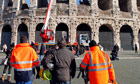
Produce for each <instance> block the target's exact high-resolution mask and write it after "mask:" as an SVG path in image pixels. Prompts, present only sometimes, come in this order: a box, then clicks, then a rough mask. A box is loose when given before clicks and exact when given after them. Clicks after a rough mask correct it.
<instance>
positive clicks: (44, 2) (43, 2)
mask: <svg viewBox="0 0 140 84" xmlns="http://www.w3.org/2000/svg"><path fill="white" fill-rule="evenodd" d="M44 7H48V0H38V8H44Z"/></svg>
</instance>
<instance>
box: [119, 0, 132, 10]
mask: <svg viewBox="0 0 140 84" xmlns="http://www.w3.org/2000/svg"><path fill="white" fill-rule="evenodd" d="M119 7H120V11H123V12H131V0H119Z"/></svg>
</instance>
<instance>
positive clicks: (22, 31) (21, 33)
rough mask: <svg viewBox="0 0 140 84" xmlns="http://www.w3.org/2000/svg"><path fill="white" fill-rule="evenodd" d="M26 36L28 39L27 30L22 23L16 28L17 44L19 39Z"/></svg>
mask: <svg viewBox="0 0 140 84" xmlns="http://www.w3.org/2000/svg"><path fill="white" fill-rule="evenodd" d="M22 36H27V37H28V28H27V26H26V25H25V24H24V23H22V24H20V25H19V27H18V35H17V44H18V43H20V37H22Z"/></svg>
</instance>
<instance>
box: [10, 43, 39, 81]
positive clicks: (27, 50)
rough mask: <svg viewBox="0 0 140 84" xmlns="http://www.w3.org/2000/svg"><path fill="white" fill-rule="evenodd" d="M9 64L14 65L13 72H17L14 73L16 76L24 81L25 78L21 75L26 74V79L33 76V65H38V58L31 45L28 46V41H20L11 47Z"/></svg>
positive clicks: (28, 79)
mask: <svg viewBox="0 0 140 84" xmlns="http://www.w3.org/2000/svg"><path fill="white" fill-rule="evenodd" d="M10 64H11V66H13V67H14V69H15V72H16V73H17V72H18V74H16V73H15V75H16V76H17V77H16V78H19V79H21V81H24V80H26V79H25V77H22V76H26V78H27V80H26V81H30V80H32V78H33V76H32V75H33V73H32V70H33V67H34V66H38V65H39V59H38V56H37V54H36V52H35V50H34V49H33V48H32V46H30V44H29V43H21V44H18V45H16V46H15V48H14V49H13V52H12V54H11V60H10ZM29 72H30V73H29ZM19 73H20V74H19ZM23 79H24V80H23ZM15 80H17V79H15ZM18 81H19V80H18Z"/></svg>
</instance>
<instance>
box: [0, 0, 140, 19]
mask: <svg viewBox="0 0 140 84" xmlns="http://www.w3.org/2000/svg"><path fill="white" fill-rule="evenodd" d="M78 1H79V0H78ZM79 3H80V4H77V1H76V0H54V1H53V13H54V14H55V15H64V16H69V15H72V16H73V15H74V16H83V15H84V16H91V15H93V13H94V14H95V15H96V14H97V15H107V16H112V15H111V13H113V14H114V13H115V12H119V11H121V12H120V16H122V17H123V16H125V14H126V15H127V16H131V15H133V16H134V14H137V13H138V10H140V1H139V0H81V1H80V2H79ZM47 6H48V1H47V0H30V6H28V4H27V3H26V1H25V0H0V11H4V12H7V13H9V10H10V12H17V11H20V10H22V11H24V12H25V10H26V12H27V10H34V9H35V10H36V9H37V13H39V12H41V10H43V11H44V14H45V11H46V10H47ZM38 8H39V10H38ZM40 8H43V9H40ZM132 12H133V13H132ZM17 14H19V13H17ZM26 14H28V13H26ZM44 14H43V15H44ZM37 15H39V14H37ZM116 15H117V13H116ZM128 18H131V17H128Z"/></svg>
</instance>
